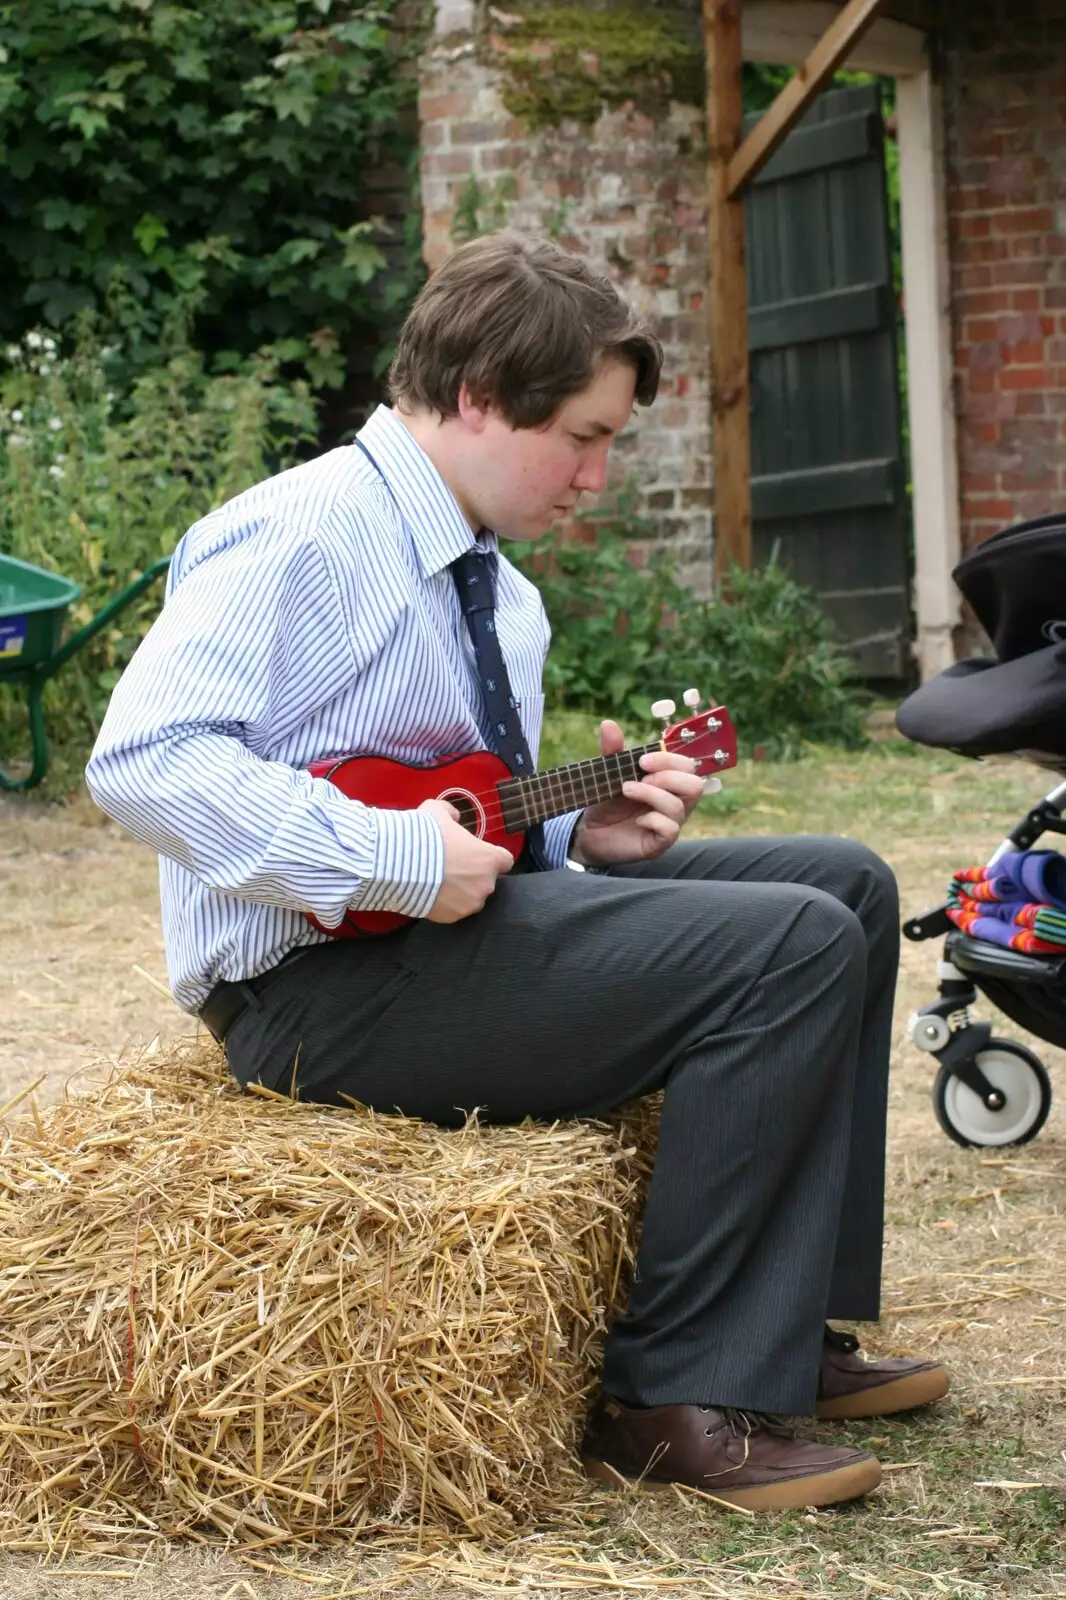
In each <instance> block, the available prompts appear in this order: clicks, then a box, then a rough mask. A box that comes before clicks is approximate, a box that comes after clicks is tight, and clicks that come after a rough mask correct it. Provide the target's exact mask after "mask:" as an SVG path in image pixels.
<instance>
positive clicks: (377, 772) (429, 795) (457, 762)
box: [309, 689, 737, 939]
mask: <svg viewBox="0 0 1066 1600" xmlns="http://www.w3.org/2000/svg"><path fill="white" fill-rule="evenodd" d="M684 701H685V705H686V706H687V707H688V709H689V712H690V715H689V716H687V717H686V718H685V720H684V721H683V722H670V720H669V719H670V718H671V717H672V716H673V714H674V711H675V709H676V708H675V706H674V702H673V701H672V700H656V702H655V704H654V705H653V706H652V708H651V710H652V715H653V716H655V717H662V718H663V735H662V738H661V739H656V740H655V741H654V743H652V744H642V745H637V746H635V747H634V748H633V749H631V750H623V751H621V753H620V754H619V755H616V756H595V757H593V759H592V760H590V761H572V762H570V763H569V765H567V766H565V767H550V768H549V769H548V771H547V772H534V773H532V774H531V775H530V776H529V777H528V778H515V777H513V776H512V775H511V773H510V772H509V771H508V769H507V766H506V764H505V763H504V762H503V761H501V759H500V757H499V756H497V755H493V754H492V752H491V751H489V750H475V751H473V752H472V753H471V754H468V755H464V756H448V757H445V759H444V760H443V761H441V762H438V763H437V765H436V766H432V767H406V766H404V765H403V763H402V762H400V761H390V760H387V759H386V758H385V757H383V756H334V757H330V758H327V759H326V760H324V761H315V762H313V763H312V765H311V767H310V772H311V776H312V777H313V778H328V779H329V781H330V783H334V784H336V786H337V788H338V789H340V791H341V792H342V794H346V795H347V796H348V798H349V799H351V800H361V801H362V802H363V804H364V805H368V806H380V807H382V808H384V809H386V810H389V811H414V810H415V809H417V807H418V806H420V805H421V804H422V802H423V800H447V801H448V803H449V805H453V806H454V807H455V809H456V811H457V812H458V813H459V821H460V822H461V824H462V825H463V827H464V828H468V829H469V830H470V832H471V833H473V834H476V835H477V837H478V838H479V839H487V840H488V842H489V843H490V844H497V845H502V846H503V848H504V849H505V850H509V851H510V852H511V854H512V856H514V858H515V860H516V861H517V860H518V857H519V856H520V855H521V853H522V846H523V844H524V843H525V837H526V830H527V829H528V828H532V827H534V826H535V825H536V824H537V823H538V822H546V821H547V820H548V818H549V817H561V816H563V815H564V813H565V812H567V811H577V810H578V809H579V808H580V807H582V806H587V805H595V804H596V803H597V802H598V801H601V800H613V799H614V798H615V797H616V796H617V795H620V794H621V792H622V785H623V784H624V783H629V782H631V781H633V780H634V779H638V778H642V777H644V776H646V774H645V773H644V772H643V771H642V769H641V766H640V758H641V756H643V755H646V754H647V753H648V751H649V750H669V751H671V752H673V753H674V754H678V755H685V756H690V757H691V758H692V760H693V761H695V763H696V770H697V772H698V773H700V775H701V776H703V777H712V776H713V775H714V774H715V773H717V772H721V771H723V769H724V768H726V767H733V766H736V761H737V736H736V733H735V732H734V729H733V723H732V721H731V720H730V716H729V712H728V711H726V710H725V709H724V708H723V707H722V706H713V707H712V708H711V709H710V710H709V711H698V710H697V709H696V708H697V707H698V705H699V703H700V696H699V691H698V690H696V689H686V690H685V694H684ZM309 921H311V922H312V923H314V925H315V927H316V928H318V929H320V930H321V932H323V933H330V934H333V936H334V937H335V938H338V939H353V938H358V937H360V936H362V935H365V934H371V933H391V932H392V931H393V929H395V928H402V927H403V926H404V925H405V924H406V923H408V922H410V921H411V918H410V917H405V916H401V915H400V914H399V913H397V912H395V911H349V912H348V913H347V915H346V916H345V918H344V921H343V922H342V923H340V925H339V926H338V927H336V928H327V927H326V926H325V924H324V923H321V922H319V921H318V919H317V918H316V917H309Z"/></svg>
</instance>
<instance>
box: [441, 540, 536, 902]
mask: <svg viewBox="0 0 1066 1600" xmlns="http://www.w3.org/2000/svg"><path fill="white" fill-rule="evenodd" d="M451 573H452V577H453V578H454V579H455V587H456V590H457V591H458V594H459V604H460V606H461V607H462V612H463V616H464V617H465V618H466V625H467V628H468V629H469V630H470V639H471V642H472V644H473V646H474V660H475V661H476V662H477V674H478V681H479V682H480V684H481V697H482V699H483V700H484V702H485V711H486V713H487V716H488V731H489V734H490V739H491V746H492V748H493V749H494V750H495V752H496V754H497V755H498V756H500V757H502V759H503V760H504V761H505V762H506V763H507V766H508V768H509V769H510V771H511V772H512V773H513V774H514V775H515V777H516V778H522V777H527V776H529V775H531V774H532V773H533V772H534V771H535V770H536V769H535V768H534V765H533V758H532V756H531V755H530V753H529V746H528V744H527V743H526V736H525V734H524V733H523V732H522V724H521V722H520V720H519V716H518V706H517V705H516V703H515V697H514V695H513V694H512V693H511V684H510V681H509V679H508V677H507V664H506V662H505V661H504V659H503V651H502V650H501V649H500V641H499V637H498V636H497V633H496V617H495V612H496V602H495V587H496V585H495V580H496V556H495V554H494V553H493V552H492V551H489V550H467V551H465V552H464V553H463V554H462V555H461V556H459V557H458V558H457V559H456V560H455V561H453V562H452V563H451ZM527 857H528V858H530V859H529V860H528V861H527ZM522 861H523V864H525V865H530V864H531V865H533V866H534V867H536V868H537V869H538V870H543V869H544V868H546V867H547V866H548V862H547V860H546V858H545V855H544V835H543V830H542V828H541V826H540V824H539V823H538V824H537V826H536V827H534V828H531V829H530V830H529V832H528V834H527V835H526V849H525V851H524V853H523V857H522Z"/></svg>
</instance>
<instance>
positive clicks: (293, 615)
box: [86, 406, 575, 1011]
mask: <svg viewBox="0 0 1066 1600" xmlns="http://www.w3.org/2000/svg"><path fill="white" fill-rule="evenodd" d="M360 438H361V439H362V440H363V442H364V443H365V444H366V446H367V448H368V449H369V450H370V451H371V453H372V454H373V456H374V458H375V460H376V461H377V463H378V465H379V466H380V467H381V470H382V473H383V474H384V480H385V481H383V480H382V477H381V476H379V474H378V473H376V472H375V471H374V469H373V467H372V466H371V464H370V463H369V461H367V459H366V457H365V456H364V455H363V453H362V451H361V450H358V449H356V448H354V447H353V446H345V447H342V448H340V449H337V450H332V451H330V452H329V453H328V454H326V455H324V456H321V457H320V458H319V459H318V460H316V461H312V462H309V463H306V464H305V465H303V466H299V467H294V468H292V469H291V470H290V471H288V472H282V473H279V474H278V475H277V476H276V477H274V478H270V479H268V480H267V481H266V482H265V483H261V484H258V485H257V486H256V487H255V488H253V489H249V490H248V491H247V492H246V493H244V494H241V495H238V496H237V497H236V499H234V500H231V501H229V502H228V503H227V504H226V505H224V506H221V507H220V508H219V509H218V510H216V511H212V512H211V513H210V514H209V515H208V516H206V517H204V518H203V519H202V520H201V521H200V522H197V523H195V524H194V526H193V527H191V528H190V529H189V531H188V533H186V535H185V537H184V538H183V539H182V541H181V543H180V544H179V545H178V548H177V550H176V551H175V554H174V560H173V562H172V564H171V569H170V577H169V580H168V584H167V596H166V602H165V604H164V607H163V610H162V612H161V614H160V616H159V618H158V620H157V621H156V623H155V624H154V626H153V627H152V629H151V630H150V632H149V633H148V635H147V637H146V638H145V639H144V641H143V643H142V644H141V646H140V648H139V649H138V651H137V653H136V655H135V656H134V658H133V660H132V661H131V662H130V665H129V666H128V667H127V669H126V671H125V673H124V674H123V676H122V679H121V681H120V683H119V685H118V687H117V688H116V690H115V692H114V695H113V696H112V699H111V704H110V706H109V707H108V711H107V716H106V718H105V720H104V725H103V728H102V729H101V731H100V737H99V739H98V740H97V743H96V748H95V749H94V751H93V755H92V759H91V761H90V763H89V766H88V770H87V773H86V779H87V782H88V786H89V790H90V792H91V794H92V796H93V798H94V800H95V801H96V802H97V804H98V805H99V806H101V807H102V808H103V810H104V811H106V812H107V813H108V814H109V815H110V816H112V817H114V818H115V820H116V821H118V822H120V823H122V825H123V826H124V827H126V828H128V829H129V830H130V832H131V833H133V834H135V835H136V836H137V837H138V838H139V839H142V840H143V841H144V842H145V843H146V844H149V845H151V846H152V848H153V849H155V850H157V851H158V852H159V854H160V886H161V893H162V904H163V933H164V938H165V943H166V956H167V969H168V972H169V975H170V982H171V987H172V989H173V991H174V997H175V999H176V1000H177V1001H178V1004H179V1005H181V1006H183V1007H185V1009H186V1010H189V1011H195V1010H197V1009H198V1007H199V1006H200V1005H201V1004H202V1003H203V1001H204V999H205V998H206V996H207V994H208V992H209V991H210V989H211V988H212V986H213V985H214V984H215V983H217V982H218V981H219V980H220V979H228V980H231V981H238V980H240V979H243V978H248V977H252V976H254V975H256V974H257V973H260V972H265V971H267V970H268V969H269V968H271V967H273V966H276V965H277V963H278V962H279V961H280V960H281V959H282V957H283V956H285V955H286V954H287V953H288V952H289V951H290V950H292V949H293V948H295V947H296V946H297V945H305V944H314V943H319V942H321V941H322V940H324V939H325V938H326V937H327V936H326V935H325V934H322V933H319V932H317V931H316V930H315V929H314V928H312V927H311V925H310V924H309V923H308V922H307V920H306V918H305V917H304V915H303V913H304V912H308V911H310V912H313V913H314V914H315V916H317V917H319V918H320V919H321V920H322V921H323V922H324V923H326V924H327V925H328V926H335V925H336V924H337V923H339V922H340V920H341V918H342V916H343V914H344V911H345V908H346V907H348V906H353V907H358V908H359V909H360V910H364V911H398V912H403V913H405V914H406V915H407V916H410V917H422V916H425V915H426V913H427V912H428V911H429V910H430V908H431V907H432V905H433V902H434V900H435V898H436V895H437V892H438V890H439V888H440V885H441V881H442V877H443V864H444V844H443V839H442V836H441V831H440V827H439V825H438V823H437V822H436V821H435V819H434V818H433V817H431V816H429V815H428V814H427V813H425V812H422V811H392V810H386V809H384V808H378V807H371V806H365V805H362V804H361V803H359V802H357V801H354V800H349V799H347V798H346V797H345V796H344V795H342V794H341V792H340V790H339V789H337V788H335V787H334V785H333V784H331V783H328V782H327V781H326V780H325V779H321V778H318V779H313V778H311V777H310V776H309V774H308V773H307V772H306V771H305V770H303V769H305V768H306V767H307V766H308V765H309V764H310V763H311V762H312V761H315V760H317V759H319V758H320V757H325V756H331V755H342V754H346V753H359V754H373V755H379V756H388V757H391V758H392V759H393V760H396V761H402V762H406V763H407V764H408V765H411V766H426V765H429V764H431V763H432V762H434V761H436V760H438V759H439V758H440V757H441V756H444V755H449V754H452V753H453V752H461V751H469V750H477V749H483V748H485V746H486V744H487V743H488V741H487V739H486V737H485V731H486V730H485V726H484V709H483V705H482V698H481V692H480V688H479V685H478V679H477V670H476V667H475V663H474V655H473V647H472V645H471V643H470V639H469V636H468V633H467V629H466V625H465V623H464V621H463V617H462V613H461V612H460V609H459V599H458V595H457V593H456V590H455V584H454V581H453V579H452V575H451V573H450V572H449V570H448V567H449V563H450V562H452V561H454V560H455V558H456V557H457V556H459V555H461V554H462V553H463V551H464V550H468V549H470V548H471V547H472V546H473V545H474V543H475V540H474V536H473V534H472V533H471V530H470V526H469V524H468V522H467V521H466V518H465V517H464V516H463V513H462V512H461V511H460V509H459V506H458V504H457V502H456V500H455V498H454V496H453V495H452V494H451V492H450V491H449V490H448V488H447V487H446V486H445V484H444V481H443V479H442V478H441V476H440V474H439V473H438V472H437V470H436V468H435V467H434V466H433V464H432V462H431V461H430V460H429V458H428V457H427V456H426V455H425V453H424V451H423V450H422V449H421V448H420V447H419V446H418V445H417V444H416V443H415V441H414V439H413V438H412V437H411V435H410V433H408V431H407V429H406V428H405V427H404V425H403V424H402V422H400V421H399V419H398V418H397V417H396V416H395V414H394V413H393V412H392V411H390V410H389V409H388V408H387V407H384V406H381V407H379V408H378V410H377V411H376V412H375V413H374V415H373V416H372V417H371V419H370V421H369V422H368V423H367V425H366V427H365V428H364V429H363V431H362V432H361V434H360ZM490 542H492V543H493V544H494V541H491V536H490ZM497 627H498V631H499V637H500V644H501V646H502V648H503V652H504V656H505V658H506V660H507V666H508V672H509V676H510V679H511V685H512V688H513V691H514V694H515V697H516V699H517V700H518V701H519V704H520V716H521V720H522V726H523V729H524V731H525V735H526V739H527V741H528V743H529V747H530V750H531V751H532V753H533V756H534V759H536V753H537V747H538V744H539V740H540V730H541V720H542V715H543V709H544V696H543V693H542V690H541V673H542V669H543V665H544V656H545V652H546V650H547V647H548V640H549V637H550V633H549V628H548V620H547V617H546V616H545V614H544V607H543V605H542V603H541V599H540V595H539V594H538V592H537V590H536V588H535V587H534V586H533V585H532V584H531V583H529V582H528V581H527V579H525V578H524V577H523V576H522V575H521V573H519V572H518V571H516V569H515V568H514V567H513V566H512V565H511V564H510V563H509V562H508V561H506V560H505V559H503V558H502V557H501V559H500V563H499V576H498V588H497ZM574 821H575V814H573V813H571V814H570V815H569V816H566V817H557V818H555V819H553V820H552V821H550V822H548V823H547V824H546V825H545V829H544V833H545V850H546V854H547V857H548V860H549V861H550V862H551V863H552V864H553V865H557V866H562V864H563V863H564V861H565V859H566V853H567V848H568V845H569V841H570V835H571V832H572V830H573V826H574Z"/></svg>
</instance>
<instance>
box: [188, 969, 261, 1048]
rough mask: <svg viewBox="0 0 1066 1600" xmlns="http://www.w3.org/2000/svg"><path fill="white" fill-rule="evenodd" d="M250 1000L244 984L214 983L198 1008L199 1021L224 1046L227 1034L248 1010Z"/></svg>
mask: <svg viewBox="0 0 1066 1600" xmlns="http://www.w3.org/2000/svg"><path fill="white" fill-rule="evenodd" d="M252 999H253V995H252V991H251V989H249V987H248V985H247V984H246V983H216V984H215V987H214V988H213V989H212V990H211V993H210V994H209V995H208V997H207V999H206V1000H205V1001H204V1003H203V1005H202V1006H201V1007H200V1021H201V1022H202V1023H203V1025H204V1027H205V1028H206V1029H207V1031H208V1033H210V1034H213V1035H214V1037H215V1038H216V1039H217V1040H218V1042H219V1044H225V1042H226V1035H227V1033H228V1032H229V1031H230V1029H231V1028H232V1027H233V1024H234V1023H235V1022H236V1021H237V1018H238V1017H242V1016H243V1015H244V1013H245V1012H246V1011H247V1010H248V1007H249V1006H250V1005H251V1003H252Z"/></svg>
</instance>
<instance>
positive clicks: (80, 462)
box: [0, 319, 315, 775]
mask: <svg viewBox="0 0 1066 1600" xmlns="http://www.w3.org/2000/svg"><path fill="white" fill-rule="evenodd" d="M163 344H164V358H163V360H162V363H161V365H159V366H158V367H155V368H152V369H151V370H149V371H147V372H145V373H143V374H142V375H141V376H140V377H139V378H138V379H137V380H136V382H135V383H134V385H133V388H132V391H131V394H130V396H129V399H128V403H127V404H126V405H124V406H122V407H121V408H120V407H119V404H118V401H117V399H116V396H115V394H114V392H113V391H112V390H111V389H110V388H109V387H108V379H107V376H106V367H107V365H108V361H109V359H110V357H111V356H112V355H113V352H110V351H109V350H108V348H107V347H106V346H101V344H100V342H99V338H98V336H97V334H96V332H95V330H94V326H93V324H92V321H91V319H83V321H82V325H81V329H80V333H79V335H78V337H77V339H76V341H75V346H74V350H73V353H72V354H70V355H69V356H64V355H63V354H62V353H61V352H60V351H59V349H58V341H57V339H56V336H55V334H54V332H49V331H44V330H33V331H31V332H30V333H28V334H27V335H26V337H25V339H24V340H22V341H21V342H20V343H19V344H17V345H9V346H8V347H7V349H6V351H5V352H4V354H5V357H6V370H5V371H4V372H3V374H2V375H0V551H2V552H4V553H5V554H7V555H13V556H17V557H19V559H20V560H23V561H29V562H31V563H33V564H34V565H35V566H41V567H46V568H49V569H51V570H53V571H56V572H59V573H61V574H62V575H63V576H64V577H67V578H72V579H73V580H74V581H75V582H76V583H78V584H79V585H80V586H81V589H82V598H81V600H80V602H79V603H78V604H77V605H76V606H75V607H74V608H72V612H71V615H70V622H71V625H72V627H79V626H81V625H82V624H83V623H85V622H87V621H88V620H89V619H90V617H91V616H93V615H95V614H96V613H97V612H99V611H100V610H101V609H102V608H103V606H104V605H105V604H106V603H107V601H108V600H110V599H111V598H112V597H113V596H114V595H115V594H117V593H118V592H119V591H120V590H121V589H122V588H123V587H125V585H126V584H127V583H129V582H130V581H131V579H133V578H134V577H136V576H137V575H138V574H139V573H141V572H143V571H145V570H146V569H147V568H148V567H149V566H150V565H151V563H152V562H154V561H156V560H158V559H159V557H160V556H165V555H169V553H170V552H171V551H172V550H173V548H174V546H175V544H176V543H177V541H178V539H179V538H180V537H181V535H182V534H183V533H184V531H185V529H186V528H187V527H188V526H189V524H190V523H192V522H194V521H195V520H196V519H197V518H198V517H201V516H203V515H204V514H205V513H206V512H207V511H209V510H210V509H211V508H212V507H213V506H216V505H220V504H221V503H222V501H224V500H226V499H229V498H230V496H232V495H234V494H237V493H239V492H240V491H241V490H242V489H246V488H248V487H249V486H250V485H251V484H253V483H257V482H259V481H260V479H262V478H265V477H267V476H268V475H269V474H270V473H271V472H273V471H275V470H277V469H278V468H279V467H281V466H283V465H285V464H287V460H288V459H289V457H290V456H291V455H292V453H293V451H294V448H295V446H296V445H298V444H299V443H300V442H302V441H306V440H308V439H310V438H311V437H312V436H313V431H314V420H315V417H314V406H313V404H312V400H311V396H310V392H309V389H308V387H307V385H306V383H303V382H299V383H295V384H293V383H286V382H283V381H282V380H281V378H280V377H279V374H278V366H277V359H276V357H275V356H273V355H271V354H261V355H258V356H253V357H252V358H251V359H250V360H249V361H248V362H246V363H245V365H244V367H243V369H242V370H241V371H240V372H239V373H232V374H221V375H218V374H216V375H214V376H211V375H208V374H207V373H206V372H205V370H204V361H203V357H202V356H201V355H200V354H199V352H198V351H196V350H194V349H192V348H191V346H190V345H189V343H188V341H187V339H186V337H185V334H184V331H183V328H182V325H181V323H180V322H177V323H174V322H172V323H171V325H170V327H169V329H167V330H165V331H164V335H163ZM161 600H162V584H161V583H160V586H159V587H158V588H155V589H152V590H149V591H148V592H147V593H146V594H145V595H144V596H143V597H142V598H141V599H139V600H138V601H136V602H135V603H134V604H133V605H131V606H130V607H129V609H128V610H125V611H123V612H121V613H120V614H119V615H118V616H117V617H116V618H115V620H114V623H113V625H112V626H111V627H109V628H107V629H105V630H103V631H102V632H101V633H99V634H97V636H96V637H95V639H93V640H92V642H91V643H90V644H89V645H87V646H86V648H85V650H84V652H81V653H79V654H78V655H76V656H75V657H74V658H73V660H72V661H71V662H70V663H69V665H67V666H66V667H64V668H63V669H62V671H61V673H60V674H59V675H58V676H57V677H56V678H55V679H53V680H52V682H51V683H50V684H49V686H48V689H47V690H46V694H45V711H46V721H47V725H48V730H49V737H50V741H51V743H52V744H53V746H54V748H55V750H56V753H57V756H58V758H59V761H58V768H59V772H60V774H61V775H63V774H64V773H65V774H67V775H69V773H70V771H71V769H72V768H77V767H80V765H81V763H82V761H83V759H84V757H85V755H86V754H87V753H88V749H89V746H90V745H91V742H92V739H93V737H94V736H95V732H96V729H97V727H98V725H99V720H100V718H101V716H102V714H103V711H104V708H105V706H106V703H107V698H108V696H109V694H110V692H111V690H112V688H113V687H114V685H115V683H116V682H117V681H118V677H119V674H120V673H121V672H122V669H123V668H124V667H125V665H126V663H127V661H128V660H129V659H130V656H131V655H132V654H133V651H134V650H135V648H136V646H137V644H138V643H139V641H140V639H141V638H142V636H143V634H144V633H145V632H146V630H147V628H148V627H149V626H150V624H151V622H152V619H153V618H154V616H155V615H156V613H157V612H158V609H159V605H160V602H161ZM26 749H27V737H26V727H25V709H24V704H23V701H22V698H21V693H20V692H18V691H16V690H15V689H14V688H11V687H3V688H0V762H3V764H4V765H5V766H6V765H8V764H10V763H12V762H13V761H15V760H16V759H17V758H19V757H21V756H22V755H23V754H24V753H25V752H26Z"/></svg>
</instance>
